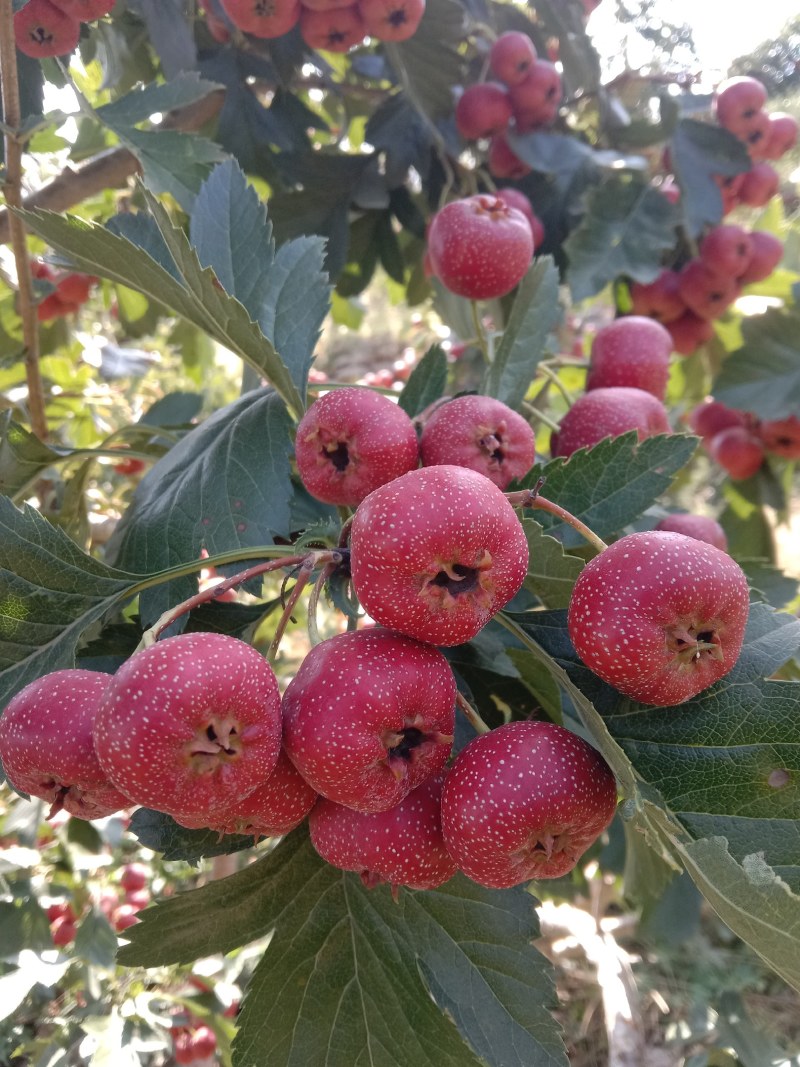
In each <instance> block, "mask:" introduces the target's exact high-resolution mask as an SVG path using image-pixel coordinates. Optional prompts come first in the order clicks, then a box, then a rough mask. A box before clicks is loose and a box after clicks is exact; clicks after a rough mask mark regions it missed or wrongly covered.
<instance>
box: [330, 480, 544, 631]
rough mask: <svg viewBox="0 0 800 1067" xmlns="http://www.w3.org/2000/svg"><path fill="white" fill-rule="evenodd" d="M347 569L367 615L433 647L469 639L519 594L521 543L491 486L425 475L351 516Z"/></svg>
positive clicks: (392, 487)
mask: <svg viewBox="0 0 800 1067" xmlns="http://www.w3.org/2000/svg"><path fill="white" fill-rule="evenodd" d="M350 547H351V555H350V569H351V572H352V577H353V585H354V587H355V591H356V595H357V596H358V599H359V600H360V601H361V604H362V605H363V607H364V610H365V611H366V612H367V613H368V614H369V615H371V616H372V618H373V619H375V621H376V622H379V623H380V624H381V625H383V626H388V627H391V628H392V629H395V630H398V631H399V632H400V633H405V634H408V636H409V637H415V638H417V639H418V640H420V641H429V642H431V644H435V645H458V644H461V643H462V642H464V641H469V640H470V639H471V638H473V637H474V636H475V635H476V634H477V633H478V632H479V631H480V630H481V629H482V628H483V627H484V626H485V625H486V623H487V622H488V621H489V620H490V619H491V618H492V616H493V615H495V614H496V613H497V612H498V611H499V610H500V609H501V608H502V607H504V606H505V604H507V603H508V601H509V600H510V599H511V598H512V597H513V596H514V595H515V594H516V593H517V592H518V591H519V588H520V586H521V585H522V582H523V580H524V578H525V574H526V572H527V568H528V544H527V541H526V538H525V534H524V531H523V529H522V525H521V523H520V521H519V519H518V518H517V515H516V513H515V511H514V509H513V508H512V506H511V505H510V504H509V502H508V501H507V500H506V498H505V497H504V496H503V494H502V492H501V491H500V490H499V489H498V488H497V486H496V485H494V484H493V483H492V482H491V481H489V479H488V478H486V477H484V476H483V475H482V474H478V473H477V472H476V471H471V470H467V469H466V468H465V467H454V466H450V465H444V466H437V467H423V468H421V469H420V470H416V471H411V472H410V473H409V474H404V475H403V476H402V477H401V478H397V479H396V480H395V481H394V482H390V483H389V484H388V485H384V486H381V488H380V489H376V490H375V492H374V493H371V494H370V495H369V496H368V497H367V498H366V500H364V501H363V502H362V503H361V505H360V506H359V508H358V510H357V511H356V514H355V517H354V519H353V526H352V531H351V537H350Z"/></svg>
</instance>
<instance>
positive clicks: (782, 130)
mask: <svg viewBox="0 0 800 1067" xmlns="http://www.w3.org/2000/svg"><path fill="white" fill-rule="evenodd" d="M797 132H798V123H797V119H796V118H795V117H794V115H787V114H786V112H784V111H773V112H772V114H771V115H770V116H769V133H768V135H767V143H766V144H765V145H764V148H763V151H762V154H763V156H764V158H765V159H780V158H781V157H782V156H785V155H786V153H787V152H791V150H792V149H793V148H794V146H795V145H796V144H797Z"/></svg>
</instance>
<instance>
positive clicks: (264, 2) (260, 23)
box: [220, 0, 300, 38]
mask: <svg viewBox="0 0 800 1067" xmlns="http://www.w3.org/2000/svg"><path fill="white" fill-rule="evenodd" d="M220 3H221V4H222V10H223V11H224V12H225V14H226V15H227V16H228V18H229V19H230V20H231V22H232V23H233V24H234V26H236V27H238V29H240V30H244V32H245V33H252V34H253V36H254V37H264V38H272V37H282V36H283V35H284V34H285V33H288V32H289V30H291V29H292V28H293V27H294V26H296V25H297V22H298V20H299V19H300V0H220Z"/></svg>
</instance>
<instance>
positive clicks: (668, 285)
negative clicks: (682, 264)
mask: <svg viewBox="0 0 800 1067" xmlns="http://www.w3.org/2000/svg"><path fill="white" fill-rule="evenodd" d="M631 300H632V302H633V313H634V315H643V316H646V317H647V318H650V319H655V320H656V321H657V322H664V323H666V322H674V321H675V319H679V318H680V317H681V315H682V314H683V313H684V311H685V310H686V305H685V304H684V302H683V297H682V296H681V294H680V279H679V277H678V275H677V274H676V273H675V271H674V270H663V271H662V272H661V273H660V274H659V276H658V277H657V278H656V280H655V281H654V282H650V283H649V284H648V285H645V284H643V283H641V282H634V283H633V285H632V286H631Z"/></svg>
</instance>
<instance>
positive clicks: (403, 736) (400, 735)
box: [381, 715, 453, 781]
mask: <svg viewBox="0 0 800 1067" xmlns="http://www.w3.org/2000/svg"><path fill="white" fill-rule="evenodd" d="M424 726H425V719H424V718H423V717H422V715H415V716H414V718H413V719H408V718H407V719H405V720H404V723H403V728H402V729H401V730H385V731H384V733H383V735H382V736H381V744H382V745H383V747H384V748H385V749H386V756H385V759H386V763H387V764H388V766H389V770H390V771H391V772H392V774H393V775H394V776H395V778H397V780H398V781H402V780H403V779H404V778H405V777H406V775H407V773H408V764H409V763H413V762H414V760H416V759H417V758H418V757H419V756H420V755H421V754H422V751H423V746H425V747H427V746H428V745H452V743H453V734H443V733H441V731H434V732H430V731H426V730H425V729H424Z"/></svg>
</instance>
